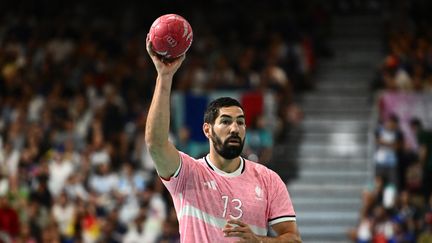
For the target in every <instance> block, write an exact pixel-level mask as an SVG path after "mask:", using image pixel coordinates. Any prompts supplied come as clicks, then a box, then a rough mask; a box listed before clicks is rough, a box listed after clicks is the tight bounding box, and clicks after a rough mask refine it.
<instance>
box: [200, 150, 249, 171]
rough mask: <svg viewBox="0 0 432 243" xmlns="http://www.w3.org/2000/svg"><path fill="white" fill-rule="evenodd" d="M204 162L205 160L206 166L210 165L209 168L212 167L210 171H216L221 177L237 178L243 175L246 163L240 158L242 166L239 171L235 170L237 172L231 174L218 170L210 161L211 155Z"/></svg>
mask: <svg viewBox="0 0 432 243" xmlns="http://www.w3.org/2000/svg"><path fill="white" fill-rule="evenodd" d="M204 160H205V162H206V164H207V165H208V167H210V169H212V170H213V171H215V172H216V173H218V174H219V175H221V176H226V177H235V176H239V175H241V174H242V173H243V171H244V170H245V162H244V159H243V158H242V157H240V166H239V167H238V168H237V170H235V171H233V172H231V173H228V172H225V171H223V170H220V169H219V168H217V167H216V166H215V165H214V164H213V163H212V162H211V161H210V155H209V154H208V155H207V156H205V157H204Z"/></svg>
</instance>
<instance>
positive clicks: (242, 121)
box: [237, 120, 245, 126]
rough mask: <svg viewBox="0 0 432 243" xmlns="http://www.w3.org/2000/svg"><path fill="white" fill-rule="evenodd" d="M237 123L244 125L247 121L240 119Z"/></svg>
mask: <svg viewBox="0 0 432 243" xmlns="http://www.w3.org/2000/svg"><path fill="white" fill-rule="evenodd" d="M237 124H238V125H239V126H243V125H244V124H245V121H244V120H238V121H237Z"/></svg>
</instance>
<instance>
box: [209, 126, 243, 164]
mask: <svg viewBox="0 0 432 243" xmlns="http://www.w3.org/2000/svg"><path fill="white" fill-rule="evenodd" d="M212 133H213V134H212V136H211V140H212V142H213V147H214V148H215V150H216V152H217V153H218V154H219V155H220V156H222V157H223V158H224V159H234V158H237V157H238V156H240V154H241V152H242V151H243V145H244V140H241V138H240V137H239V136H238V135H231V136H229V137H228V138H227V139H225V142H222V140H221V139H220V137H218V136H217V135H216V134H215V132H214V130H213V128H212ZM232 138H237V139H239V140H240V145H238V146H236V145H234V146H232V145H229V144H228V141H229V140H230V139H232Z"/></svg>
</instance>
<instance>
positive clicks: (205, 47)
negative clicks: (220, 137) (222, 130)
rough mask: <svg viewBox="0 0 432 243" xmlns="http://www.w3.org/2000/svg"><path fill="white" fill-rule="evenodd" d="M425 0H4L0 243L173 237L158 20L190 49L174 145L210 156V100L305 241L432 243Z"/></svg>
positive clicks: (431, 44)
mask: <svg viewBox="0 0 432 243" xmlns="http://www.w3.org/2000/svg"><path fill="white" fill-rule="evenodd" d="M431 5H432V4H431V3H430V2H429V1H426V0H411V1H409V0H397V1H390V0H330V1H324V0H314V1H312V0H311V1H282V0H274V1H245V0H239V1H228V0H209V1H205V2H204V1H198V0H190V1H186V0H180V1H166V0H163V1H156V2H152V3H151V4H150V3H147V2H145V1H121V2H112V3H108V2H106V1H83V0H76V1H73V2H62V1H48V0H45V1H43V0H41V1H22V0H16V1H11V2H9V1H7V2H6V1H2V2H0V12H1V14H0V242H26V243H30V242H62V243H63V242H67V243H69V242H74V243H75V242H90V243H92V242H178V239H179V236H178V222H177V218H176V214H175V212H174V209H173V205H172V201H171V198H170V196H169V194H168V193H167V191H166V189H165V188H164V187H163V185H162V184H161V182H160V179H159V178H158V177H157V176H156V174H155V171H154V169H153V165H152V161H151V158H150V157H149V154H148V152H147V148H146V146H145V144H144V135H145V134H144V128H145V122H146V115H147V109H148V107H149V102H150V100H151V97H152V93H153V87H154V82H155V77H156V73H155V70H154V67H153V64H152V63H151V60H150V59H149V57H148V55H147V53H146V50H145V38H146V34H147V32H148V29H149V28H150V25H151V24H152V22H153V21H154V20H155V19H156V18H157V17H159V16H160V15H162V14H166V13H177V14H180V15H182V16H183V17H185V18H186V19H187V20H189V22H190V24H191V26H192V28H193V31H194V41H193V44H192V46H191V49H190V50H189V51H188V54H187V58H186V61H185V62H184V64H183V66H182V68H181V69H180V70H179V71H178V73H177V74H176V76H175V80H174V88H173V90H174V91H173V96H172V113H171V114H172V121H171V127H172V129H171V134H170V139H171V140H172V141H173V142H174V144H175V145H176V146H177V148H179V149H180V150H182V151H184V152H187V153H189V154H191V155H192V156H194V157H196V158H199V157H201V156H203V155H205V154H206V153H207V149H208V145H207V143H206V140H205V138H204V137H203V134H202V132H201V124H202V119H203V118H202V116H203V111H204V109H205V106H206V105H207V103H208V101H209V100H212V99H214V98H216V97H219V96H225V95H229V96H232V97H235V98H237V99H239V100H240V101H241V103H242V104H243V106H244V107H245V113H246V117H247V126H248V132H247V141H246V145H245V150H244V154H243V156H244V157H245V158H248V159H250V160H253V161H257V162H259V163H262V164H265V165H266V166H268V167H269V168H271V169H273V170H275V171H276V172H277V173H278V174H279V175H280V176H281V178H282V179H283V180H284V181H285V182H286V183H287V186H288V190H289V192H290V194H291V198H292V200H293V203H294V207H295V209H296V213H297V223H298V226H299V230H300V233H301V235H302V238H303V240H304V242H432V197H431V190H432V189H431V188H432V182H431V180H432V132H431V129H432V112H431V111H432V28H431V26H432V25H431V22H432V19H431V15H430V9H432V6H431Z"/></svg>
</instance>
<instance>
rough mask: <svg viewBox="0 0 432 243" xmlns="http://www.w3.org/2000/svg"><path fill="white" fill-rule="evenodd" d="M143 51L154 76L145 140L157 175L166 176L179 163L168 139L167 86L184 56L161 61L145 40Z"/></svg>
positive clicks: (168, 94) (168, 92)
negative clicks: (145, 52) (148, 58)
mask: <svg viewBox="0 0 432 243" xmlns="http://www.w3.org/2000/svg"><path fill="white" fill-rule="evenodd" d="M147 51H148V53H149V55H150V57H151V59H152V61H153V63H154V65H155V68H156V71H157V78H156V85H155V90H154V93H153V98H152V102H151V105H150V109H149V113H148V116H147V123H146V134H145V141H146V144H147V147H148V149H149V152H150V155H151V157H152V159H153V161H154V163H155V167H156V170H157V172H158V174H159V176H160V177H162V178H165V179H169V178H170V177H171V176H172V175H173V174H174V173H175V171H176V170H177V169H178V167H179V163H180V156H179V153H178V151H177V149H176V148H175V146H174V145H173V144H172V143H171V142H169V140H168V134H169V126H170V123H169V121H170V95H171V86H172V80H173V77H174V74H175V73H176V71H177V70H178V69H179V67H180V66H181V64H182V63H183V60H184V59H185V56H184V55H183V56H181V57H179V58H177V59H174V60H170V61H169V62H168V61H166V60H162V59H161V58H159V57H158V56H157V55H155V53H154V52H153V51H152V50H151V43H147Z"/></svg>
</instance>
